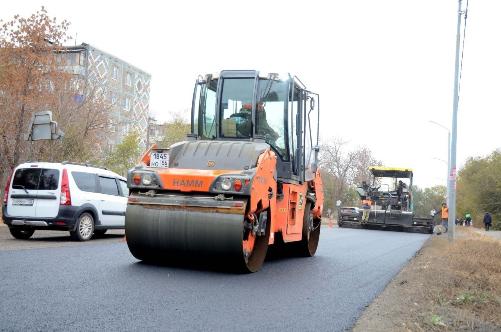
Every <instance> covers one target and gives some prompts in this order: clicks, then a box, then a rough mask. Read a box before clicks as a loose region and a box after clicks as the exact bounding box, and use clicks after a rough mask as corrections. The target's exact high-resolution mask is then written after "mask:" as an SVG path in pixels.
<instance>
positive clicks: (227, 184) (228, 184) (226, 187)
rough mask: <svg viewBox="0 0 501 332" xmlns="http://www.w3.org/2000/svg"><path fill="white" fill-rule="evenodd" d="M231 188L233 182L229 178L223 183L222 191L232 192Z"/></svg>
mask: <svg viewBox="0 0 501 332" xmlns="http://www.w3.org/2000/svg"><path fill="white" fill-rule="evenodd" d="M230 188H231V180H230V179H228V178H224V179H223V181H221V189H223V190H230Z"/></svg>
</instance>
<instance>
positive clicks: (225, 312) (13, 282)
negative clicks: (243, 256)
mask: <svg viewBox="0 0 501 332" xmlns="http://www.w3.org/2000/svg"><path fill="white" fill-rule="evenodd" d="M428 237H429V235H423V234H411V233H398V232H385V231H370V230H357V229H338V228H328V227H322V235H321V239H320V246H319V250H318V252H317V255H316V256H315V257H313V258H282V259H273V260H271V261H270V260H269V261H267V262H265V265H264V266H263V269H262V270H261V271H259V272H257V273H254V274H247V275H236V274H230V273H223V272H217V271H207V270H203V269H202V270H201V269H193V268H186V267H172V266H171V267H169V266H154V265H146V264H144V263H140V262H138V261H137V260H136V259H134V257H132V255H131V254H130V253H129V251H128V248H127V245H126V243H125V242H123V241H121V240H119V239H116V238H113V237H112V238H111V239H105V240H104V241H102V240H97V241H90V242H87V243H85V244H84V245H78V246H62V247H48V248H47V247H45V248H40V249H14V250H0V301H1V305H0V317H1V318H0V330H6V331H26V330H39V331H47V330H62V331H63V330H64V331H68V330H79V331H83V330H162V331H201V330H203V331H237V330H238V331H256V330H259V331H270V330H281V331H283V330H291V331H343V330H349V329H350V328H351V327H352V326H353V324H354V323H355V321H356V320H357V318H358V317H359V315H360V314H361V312H362V311H363V310H364V308H365V307H366V305H368V304H369V303H370V302H371V301H372V300H373V299H374V297H376V296H377V295H378V294H379V293H380V292H381V291H382V290H383V289H384V287H385V286H386V284H387V283H388V282H389V281H390V280H391V279H392V278H393V276H394V275H395V274H397V273H398V272H399V271H400V269H401V268H402V267H403V266H404V265H405V264H406V262H407V261H408V260H409V259H410V258H411V257H412V256H413V255H414V254H415V253H416V251H417V250H419V249H420V248H421V246H422V245H423V243H424V242H425V241H426V239H427V238H428ZM6 241H7V240H2V241H0V247H1V246H2V245H4V243H5V242H6ZM7 242H8V241H7ZM56 242H57V241H56Z"/></svg>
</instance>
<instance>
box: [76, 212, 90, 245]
mask: <svg viewBox="0 0 501 332" xmlns="http://www.w3.org/2000/svg"><path fill="white" fill-rule="evenodd" d="M70 234H71V237H72V238H73V240H76V241H88V240H90V238H91V237H92V234H94V218H93V217H92V215H91V214H90V213H88V212H84V213H82V214H81V215H80V217H78V220H77V224H76V229H75V230H74V231H71V232H70Z"/></svg>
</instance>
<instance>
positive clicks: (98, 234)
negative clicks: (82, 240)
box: [94, 229, 107, 236]
mask: <svg viewBox="0 0 501 332" xmlns="http://www.w3.org/2000/svg"><path fill="white" fill-rule="evenodd" d="M106 231H107V229H95V230H94V235H96V236H103V235H104V233H106Z"/></svg>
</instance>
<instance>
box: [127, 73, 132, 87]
mask: <svg viewBox="0 0 501 332" xmlns="http://www.w3.org/2000/svg"><path fill="white" fill-rule="evenodd" d="M126 84H127V86H132V75H131V74H130V73H127V81H126Z"/></svg>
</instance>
